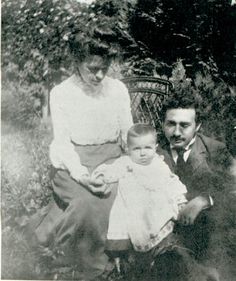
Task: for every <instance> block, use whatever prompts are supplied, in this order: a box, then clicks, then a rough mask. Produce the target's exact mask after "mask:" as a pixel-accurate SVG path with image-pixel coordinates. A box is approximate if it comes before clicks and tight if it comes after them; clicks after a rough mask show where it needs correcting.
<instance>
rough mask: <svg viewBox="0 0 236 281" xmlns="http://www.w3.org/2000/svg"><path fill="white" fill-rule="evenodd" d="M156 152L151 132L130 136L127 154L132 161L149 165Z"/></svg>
mask: <svg viewBox="0 0 236 281" xmlns="http://www.w3.org/2000/svg"><path fill="white" fill-rule="evenodd" d="M155 153H156V140H155V137H154V136H153V135H152V134H148V135H145V136H139V137H131V138H130V139H129V144H128V154H129V156H130V158H131V160H132V161H133V162H134V163H137V164H140V165H144V166H146V165H149V164H150V163H151V162H152V159H153V158H154V156H155Z"/></svg>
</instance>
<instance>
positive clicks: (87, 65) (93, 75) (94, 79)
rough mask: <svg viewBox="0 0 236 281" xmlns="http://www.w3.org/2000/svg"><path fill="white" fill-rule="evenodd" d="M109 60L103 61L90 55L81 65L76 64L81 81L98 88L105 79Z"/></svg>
mask: <svg viewBox="0 0 236 281" xmlns="http://www.w3.org/2000/svg"><path fill="white" fill-rule="evenodd" d="M110 64H111V59H104V58H102V57H101V56H97V55H92V56H90V57H89V58H87V59H85V60H84V61H83V62H82V63H78V65H77V70H78V71H79V73H80V75H81V77H82V79H83V81H84V82H85V83H86V84H87V85H89V86H95V87H96V86H98V85H99V84H100V83H101V81H102V80H103V78H104V77H105V75H106V73H107V71H108V68H109V66H110Z"/></svg>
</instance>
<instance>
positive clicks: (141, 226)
mask: <svg viewBox="0 0 236 281" xmlns="http://www.w3.org/2000/svg"><path fill="white" fill-rule="evenodd" d="M93 176H94V177H100V178H101V179H102V180H103V181H104V182H105V183H111V182H115V181H118V182H119V184H118V191H117V196H116V198H115V201H114V204H113V206H112V209H111V212H110V218H109V227H108V233H107V244H106V248H107V250H108V251H114V252H119V251H125V250H128V249H129V248H130V246H132V248H133V249H134V250H135V251H138V252H148V251H149V250H151V249H153V248H155V247H157V246H158V245H159V244H160V242H161V241H162V240H163V239H165V238H166V237H167V236H168V235H169V234H171V233H172V232H173V228H174V222H175V220H177V217H178V212H179V209H180V208H181V206H184V204H185V203H186V202H187V200H186V198H185V193H186V192H187V190H186V187H185V186H184V185H183V184H182V183H181V181H180V180H179V178H178V177H177V176H175V175H174V174H173V173H172V172H171V171H170V169H169V167H168V166H167V164H165V162H164V161H163V159H162V158H161V157H160V156H158V155H157V154H156V131H155V129H154V128H153V127H152V126H150V125H147V124H135V125H133V126H132V127H131V128H130V129H129V131H128V136H127V156H123V157H121V158H119V159H117V160H116V161H115V162H114V163H113V164H110V165H101V166H99V167H98V168H97V169H96V170H95V171H94V175H93Z"/></svg>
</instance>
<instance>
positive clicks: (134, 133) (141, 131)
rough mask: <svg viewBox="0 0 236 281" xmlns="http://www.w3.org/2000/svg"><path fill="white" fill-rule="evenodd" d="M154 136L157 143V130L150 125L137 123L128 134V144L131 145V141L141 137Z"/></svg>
mask: <svg viewBox="0 0 236 281" xmlns="http://www.w3.org/2000/svg"><path fill="white" fill-rule="evenodd" d="M149 134H151V135H153V138H154V140H155V142H156V139H157V136H156V130H155V129H154V128H153V127H152V126H151V125H149V124H144V123H137V124H134V125H133V126H132V127H131V128H130V129H129V130H128V134H127V144H128V145H129V144H130V139H131V138H135V137H140V136H146V135H149Z"/></svg>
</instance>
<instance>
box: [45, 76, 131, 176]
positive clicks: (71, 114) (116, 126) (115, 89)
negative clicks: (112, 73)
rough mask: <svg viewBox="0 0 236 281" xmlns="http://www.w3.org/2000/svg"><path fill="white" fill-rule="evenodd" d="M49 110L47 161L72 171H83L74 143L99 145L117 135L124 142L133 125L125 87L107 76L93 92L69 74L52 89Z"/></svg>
mask: <svg viewBox="0 0 236 281" xmlns="http://www.w3.org/2000/svg"><path fill="white" fill-rule="evenodd" d="M50 110H51V117H52V123H53V132H54V139H53V142H52V144H51V146H50V158H51V162H52V164H53V166H55V167H56V168H62V169H67V170H69V172H71V173H72V174H73V173H77V174H78V173H80V174H83V173H86V171H87V170H86V169H85V167H82V165H81V163H80V159H79V155H78V154H77V153H76V152H75V150H74V144H77V145H99V144H104V143H107V142H114V141H117V139H118V138H119V136H120V137H121V138H122V140H123V141H124V142H126V135H127V131H128V129H129V128H130V126H132V124H133V121H132V116H131V109H130V97H129V94H128V90H127V88H126V87H125V85H124V84H123V83H122V82H120V81H119V80H117V79H112V78H109V77H105V78H104V79H103V81H102V82H101V85H100V87H99V88H98V89H97V91H96V90H94V91H89V89H84V88H83V85H82V84H81V81H79V80H78V78H77V77H76V76H75V75H73V76H71V77H70V78H68V79H67V80H65V81H63V82H62V83H61V84H59V85H57V86H55V87H54V88H53V89H52V91H51V93H50Z"/></svg>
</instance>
